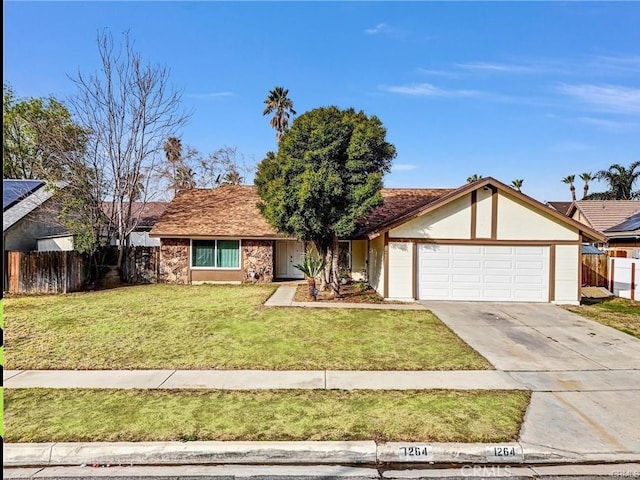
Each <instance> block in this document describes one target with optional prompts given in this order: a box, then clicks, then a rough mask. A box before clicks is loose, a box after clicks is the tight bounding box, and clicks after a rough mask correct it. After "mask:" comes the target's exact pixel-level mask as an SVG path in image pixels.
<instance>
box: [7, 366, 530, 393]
mask: <svg viewBox="0 0 640 480" xmlns="http://www.w3.org/2000/svg"><path fill="white" fill-rule="evenodd" d="M3 381H4V388H8V389H11V388H39V387H41V388H121V389H131V388H145V389H187V388H191V389H225V390H256V389H327V390H330V389H339V390H357V389H371V390H431V389H450V390H517V389H524V387H523V386H522V384H521V383H519V382H517V381H516V380H514V379H513V378H511V377H510V376H509V375H508V374H507V373H505V372H499V371H496V370H480V371H474V370H460V371H422V372H418V371H399V372H391V371H338V370H289V371H274V370H271V371H265V370H26V371H20V370H5V371H4V372H3ZM529 381H531V379H529Z"/></svg>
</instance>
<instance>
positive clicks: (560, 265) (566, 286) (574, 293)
mask: <svg viewBox="0 0 640 480" xmlns="http://www.w3.org/2000/svg"><path fill="white" fill-rule="evenodd" d="M579 249H580V246H579V245H556V269H555V279H556V281H555V300H554V303H560V304H562V303H567V304H578V303H579V300H580V299H579V298H578V269H579V268H582V267H581V266H580V265H579V263H578V258H579V255H580V250H579Z"/></svg>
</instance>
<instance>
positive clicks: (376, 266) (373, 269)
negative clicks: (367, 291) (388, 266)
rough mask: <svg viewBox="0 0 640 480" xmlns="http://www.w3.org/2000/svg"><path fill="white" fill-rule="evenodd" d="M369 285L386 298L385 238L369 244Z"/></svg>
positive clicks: (376, 239) (379, 237)
mask: <svg viewBox="0 0 640 480" xmlns="http://www.w3.org/2000/svg"><path fill="white" fill-rule="evenodd" d="M369 285H371V286H372V287H373V289H374V290H375V291H376V292H378V293H379V294H380V295H382V296H384V237H383V236H382V235H380V236H378V237H376V238H375V239H373V240H371V241H370V242H369Z"/></svg>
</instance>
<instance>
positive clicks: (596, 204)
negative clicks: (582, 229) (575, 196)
mask: <svg viewBox="0 0 640 480" xmlns="http://www.w3.org/2000/svg"><path fill="white" fill-rule="evenodd" d="M639 214H640V201H638V200H578V201H576V202H573V204H572V205H571V208H569V210H568V212H567V215H568V216H569V217H571V218H573V219H574V220H577V221H579V222H581V223H584V224H585V225H588V226H589V227H591V228H593V229H594V230H596V231H598V232H600V233H602V234H603V235H604V236H605V240H604V241H602V242H598V243H597V246H598V247H600V248H602V249H605V250H624V251H626V252H627V256H631V255H632V254H633V252H634V251H635V250H638V249H640V232H639V227H638V225H637V218H638V215H639ZM634 218H636V221H635V222H634V221H633V219H634ZM634 225H635V226H634Z"/></svg>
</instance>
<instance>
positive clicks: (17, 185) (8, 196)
mask: <svg viewBox="0 0 640 480" xmlns="http://www.w3.org/2000/svg"><path fill="white" fill-rule="evenodd" d="M43 185H44V182H42V181H40V180H3V181H2V211H3V212H4V211H6V210H7V209H8V208H10V207H12V206H14V205H15V204H16V203H18V202H19V201H20V200H22V199H23V198H25V197H27V196H29V195H31V194H32V193H33V192H35V191H36V190H38V189H39V188H40V187H42V186H43Z"/></svg>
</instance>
